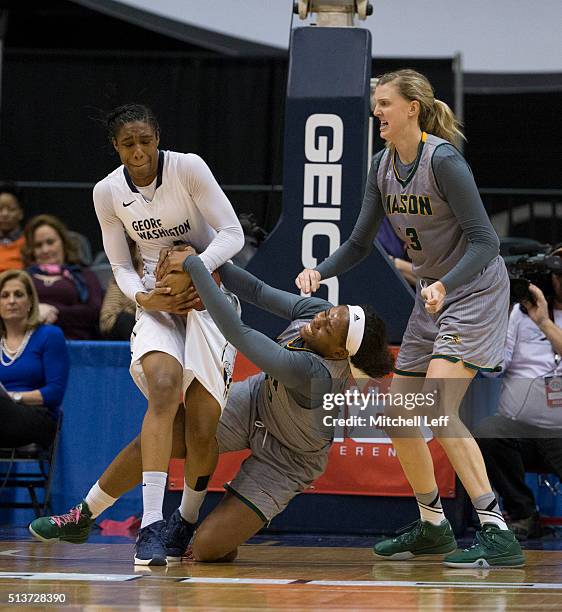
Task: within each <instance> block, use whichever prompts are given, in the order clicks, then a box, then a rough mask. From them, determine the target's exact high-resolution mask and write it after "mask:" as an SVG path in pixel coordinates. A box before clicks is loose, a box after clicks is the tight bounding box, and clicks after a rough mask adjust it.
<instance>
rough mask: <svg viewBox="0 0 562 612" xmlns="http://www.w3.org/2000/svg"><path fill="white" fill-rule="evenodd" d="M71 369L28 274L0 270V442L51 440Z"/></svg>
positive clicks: (62, 342)
mask: <svg viewBox="0 0 562 612" xmlns="http://www.w3.org/2000/svg"><path fill="white" fill-rule="evenodd" d="M68 371H69V358H68V351H67V348H66V342H65V339H64V335H63V333H62V331H61V330H60V328H58V327H55V326H53V325H42V324H41V323H40V320H39V300H38V298H37V292H36V291H35V287H34V285H33V281H32V280H31V278H30V276H29V275H28V274H27V273H26V272H23V271H21V270H8V271H6V272H3V273H2V274H0V382H1V383H2V385H3V387H4V389H0V391H1V394H2V396H1V397H0V422H1V423H2V427H1V428H0V447H4V448H6V447H8V448H13V447H18V446H25V445H27V444H31V443H38V444H41V445H42V446H48V445H49V443H50V442H51V441H52V439H53V436H54V434H55V431H56V420H57V417H58V410H59V407H60V405H61V403H62V400H63V396H64V392H65V389H66V383H67V381H68ZM6 391H7V393H6Z"/></svg>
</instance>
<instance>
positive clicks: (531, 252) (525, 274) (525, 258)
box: [500, 239, 562, 304]
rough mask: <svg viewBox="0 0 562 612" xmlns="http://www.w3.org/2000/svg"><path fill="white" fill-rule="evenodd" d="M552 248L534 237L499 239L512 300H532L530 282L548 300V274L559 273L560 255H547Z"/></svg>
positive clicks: (550, 288)
mask: <svg viewBox="0 0 562 612" xmlns="http://www.w3.org/2000/svg"><path fill="white" fill-rule="evenodd" d="M551 250H552V249H551V247H550V245H548V244H541V243H539V242H536V241H535V240H525V239H520V240H514V239H511V241H509V242H507V241H502V245H501V251H500V252H501V255H502V257H503V259H504V261H505V265H506V267H507V271H508V274H509V296H510V300H511V302H522V301H529V302H531V303H532V304H534V303H535V299H534V297H533V294H532V293H531V292H530V291H529V285H530V284H531V283H532V284H533V285H536V286H537V287H538V288H539V289H540V290H541V291H542V292H543V293H544V296H545V297H546V298H547V299H548V298H549V297H552V294H553V290H552V282H551V279H550V275H551V274H562V257H560V256H558V255H549V253H550V252H551Z"/></svg>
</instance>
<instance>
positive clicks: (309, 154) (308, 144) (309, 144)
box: [304, 113, 343, 163]
mask: <svg viewBox="0 0 562 612" xmlns="http://www.w3.org/2000/svg"><path fill="white" fill-rule="evenodd" d="M326 127H328V128H332V148H331V149H330V150H328V138H327V137H326V136H318V141H317V140H316V130H317V129H318V128H326ZM342 153H343V121H342V120H341V118H340V117H338V115H328V114H325V113H316V114H315V115H310V117H309V118H308V119H307V120H306V124H305V126H304V154H305V156H306V159H308V160H309V161H312V162H321V163H326V162H336V161H339V159H340V158H341V156H342Z"/></svg>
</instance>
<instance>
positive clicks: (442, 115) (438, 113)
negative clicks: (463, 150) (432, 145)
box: [420, 98, 466, 147]
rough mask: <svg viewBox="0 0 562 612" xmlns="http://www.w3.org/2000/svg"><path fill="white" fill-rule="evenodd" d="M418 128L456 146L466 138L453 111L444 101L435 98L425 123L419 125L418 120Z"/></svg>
mask: <svg viewBox="0 0 562 612" xmlns="http://www.w3.org/2000/svg"><path fill="white" fill-rule="evenodd" d="M420 128H421V129H422V130H423V131H424V132H427V133H428V134H433V135H434V136H438V137H439V138H443V139H444V140H448V141H449V142H451V143H452V144H454V145H455V146H456V147H459V146H460V145H461V143H462V141H463V140H466V138H465V137H464V134H463V133H462V132H461V130H460V123H459V122H458V121H457V118H456V117H455V114H454V113H453V111H452V110H451V109H450V108H449V106H448V105H447V104H445V102H443V101H442V100H437V98H435V99H434V102H433V108H432V109H430V111H429V113H428V117H427V121H426V125H421V122H420Z"/></svg>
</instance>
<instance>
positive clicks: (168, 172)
mask: <svg viewBox="0 0 562 612" xmlns="http://www.w3.org/2000/svg"><path fill="white" fill-rule="evenodd" d="M141 190H142V191H143V192H145V193H146V189H144V188H140V190H139V188H138V187H137V186H136V185H134V184H133V182H132V180H131V177H130V176H129V173H128V172H127V169H126V168H125V167H124V166H123V165H121V166H119V168H117V169H116V170H114V171H113V172H111V173H110V174H109V175H108V176H107V177H105V178H104V179H103V180H101V181H100V182H99V183H98V184H97V185H96V186H95V188H94V206H95V209H96V214H97V215H98V219H99V222H100V226H101V229H102V234H103V241H104V248H105V251H106V253H107V256H108V258H109V261H110V263H111V264H112V266H113V270H114V273H115V277H116V279H117V282H118V284H119V286H120V287H121V289H122V291H123V292H124V293H125V294H126V295H128V296H129V297H132V299H134V294H135V293H136V291H139V290H142V289H141V288H140V287H139V285H138V284H137V283H136V282H134V280H133V279H132V277H131V276H130V272H131V269H130V268H131V264H130V257H129V252H128V248H127V243H126V241H125V237H124V235H123V228H125V231H126V232H127V234H128V235H129V236H130V237H131V238H132V240H134V241H135V242H136V243H137V244H138V246H139V248H140V253H141V256H142V259H143V262H144V267H145V283H144V288H145V289H151V288H152V287H151V286H150V282H148V284H147V282H146V281H147V278H149V277H150V276H151V275H153V273H154V268H155V266H156V263H157V262H158V257H159V254H160V250H161V249H162V248H164V247H171V246H173V245H177V244H184V243H189V244H191V245H192V246H193V247H194V248H195V250H196V251H197V252H198V253H201V254H202V255H201V258H202V259H203V261H204V263H205V265H206V267H207V268H208V269H209V270H214V269H216V268H217V267H218V266H220V265H222V264H223V263H225V262H226V261H228V259H230V258H231V257H232V256H234V255H235V254H236V253H237V252H238V251H239V250H240V248H241V247H242V246H243V244H244V236H243V232H242V228H241V226H240V223H239V222H238V219H237V217H236V214H235V212H234V210H233V208H232V205H231V204H230V202H229V200H228V198H227V197H226V196H225V195H224V193H223V191H222V190H221V188H220V187H219V185H218V183H217V182H216V180H215V178H214V177H213V175H212V173H211V171H210V170H209V168H208V166H207V165H206V164H205V162H204V161H203V160H202V159H201V158H200V157H199V156H197V155H194V154H184V153H176V152H173V151H160V152H159V155H158V174H157V177H156V184H155V191H154V196H153V198H152V199H151V200H150V201H148V199H147V198H146V197H145V196H144V195H143V194H142V193H141ZM221 230H222V236H220V237H218V236H217V235H218V234H219V233H221ZM211 243H213V245H212V247H213V248H210V249H209V250H208V251H207V252H205V251H206V249H207V247H209V245H211ZM119 272H126V274H125V275H123V274H121V278H119ZM122 285H124V286H125V287H124V286H122ZM125 289H127V290H125Z"/></svg>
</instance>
